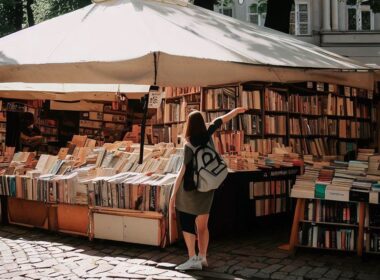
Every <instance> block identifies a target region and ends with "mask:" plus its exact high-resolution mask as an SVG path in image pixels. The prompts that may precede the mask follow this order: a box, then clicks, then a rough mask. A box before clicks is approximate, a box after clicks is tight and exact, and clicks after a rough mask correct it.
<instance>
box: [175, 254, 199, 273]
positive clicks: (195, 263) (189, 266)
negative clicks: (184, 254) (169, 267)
mask: <svg viewBox="0 0 380 280" xmlns="http://www.w3.org/2000/svg"><path fill="white" fill-rule="evenodd" d="M175 269H176V270H182V271H185V270H202V262H201V260H200V259H199V258H198V256H196V255H195V256H193V257H192V258H190V259H188V260H187V261H186V262H184V263H183V264H180V265H179V266H177V267H176V268H175Z"/></svg>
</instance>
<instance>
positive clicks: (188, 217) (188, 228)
mask: <svg viewBox="0 0 380 280" xmlns="http://www.w3.org/2000/svg"><path fill="white" fill-rule="evenodd" d="M177 213H178V217H179V224H180V225H181V228H182V231H184V232H188V233H191V234H194V235H195V234H196V229H195V228H196V227H195V219H196V218H197V215H193V214H189V213H185V212H181V211H177Z"/></svg>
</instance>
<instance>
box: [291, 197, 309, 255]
mask: <svg viewBox="0 0 380 280" xmlns="http://www.w3.org/2000/svg"><path fill="white" fill-rule="evenodd" d="M304 211H305V199H304V198H297V205H296V210H295V212H294V218H293V224H292V231H291V234H290V241H289V250H290V251H293V250H294V248H295V247H296V245H297V244H298V229H299V226H300V220H301V219H303V217H304Z"/></svg>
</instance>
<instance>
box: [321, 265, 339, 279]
mask: <svg viewBox="0 0 380 280" xmlns="http://www.w3.org/2000/svg"><path fill="white" fill-rule="evenodd" d="M341 273H342V271H340V270H338V269H334V268H333V269H330V270H329V271H328V272H327V273H326V274H325V275H324V277H326V278H329V279H333V280H335V279H337V278H338V277H339V275H340V274H341Z"/></svg>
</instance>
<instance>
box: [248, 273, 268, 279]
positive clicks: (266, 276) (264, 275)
mask: <svg viewBox="0 0 380 280" xmlns="http://www.w3.org/2000/svg"><path fill="white" fill-rule="evenodd" d="M252 277H253V278H263V279H269V278H270V274H269V273H265V272H262V271H259V272H257V273H255V274H254V275H253V276H252Z"/></svg>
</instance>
